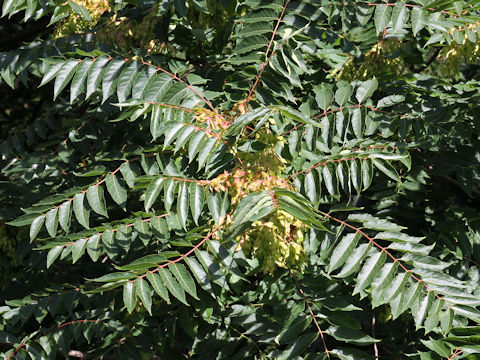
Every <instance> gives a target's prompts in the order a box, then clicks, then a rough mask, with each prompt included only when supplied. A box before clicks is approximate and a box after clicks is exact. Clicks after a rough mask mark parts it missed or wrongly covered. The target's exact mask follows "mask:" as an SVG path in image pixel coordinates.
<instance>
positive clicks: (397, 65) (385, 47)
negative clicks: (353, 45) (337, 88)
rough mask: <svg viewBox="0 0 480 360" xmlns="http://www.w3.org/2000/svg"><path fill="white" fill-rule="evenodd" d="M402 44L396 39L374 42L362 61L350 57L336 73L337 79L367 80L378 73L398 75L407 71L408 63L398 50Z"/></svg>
mask: <svg viewBox="0 0 480 360" xmlns="http://www.w3.org/2000/svg"><path fill="white" fill-rule="evenodd" d="M403 47H404V44H403V43H402V42H401V41H399V40H397V39H385V40H383V41H380V42H378V43H377V44H375V45H374V46H373V47H372V48H371V49H370V50H369V51H368V52H367V53H366V54H365V57H364V59H363V62H362V63H361V64H360V66H359V64H357V63H356V62H355V61H354V59H353V58H352V59H350V60H349V61H347V62H346V63H345V65H343V67H342V69H341V70H340V72H339V73H338V74H337V76H336V77H337V79H339V80H346V81H353V80H368V79H371V78H372V77H374V76H378V74H381V73H384V74H393V75H400V74H404V73H406V72H408V71H409V68H408V65H407V64H406V63H405V61H404V60H403V58H402V57H401V56H398V55H399V52H400V51H401V50H402V48H403Z"/></svg>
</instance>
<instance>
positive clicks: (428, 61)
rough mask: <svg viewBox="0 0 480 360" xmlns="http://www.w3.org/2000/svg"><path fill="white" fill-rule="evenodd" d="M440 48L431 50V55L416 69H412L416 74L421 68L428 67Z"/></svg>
mask: <svg viewBox="0 0 480 360" xmlns="http://www.w3.org/2000/svg"><path fill="white" fill-rule="evenodd" d="M442 49H443V48H442V47H438V48H436V49H435V51H434V52H433V54H432V56H430V58H429V59H428V60H427V61H426V62H425V65H422V66H420V67H419V68H417V69H413V72H414V73H415V74H418V73H420V72H422V71H423V70H425V69H426V68H427V67H429V66H430V64H431V63H432V62H433V61H434V60H435V59H436V58H437V57H438V54H439V53H440V50H442Z"/></svg>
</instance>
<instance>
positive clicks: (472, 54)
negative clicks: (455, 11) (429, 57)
mask: <svg viewBox="0 0 480 360" xmlns="http://www.w3.org/2000/svg"><path fill="white" fill-rule="evenodd" d="M479 28H480V22H477V23H473V24H469V25H468V26H467V27H466V28H465V29H455V28H454V29H451V30H450V33H451V34H452V37H453V35H454V33H455V32H458V34H461V35H460V36H463V42H462V43H460V44H459V43H458V42H457V41H452V42H451V43H450V44H449V45H447V46H445V47H444V48H443V49H442V50H441V51H440V53H439V55H438V58H439V60H442V61H440V63H439V71H440V72H441V73H442V74H443V75H445V76H455V75H457V74H458V72H459V70H460V68H461V66H462V65H471V64H478V62H479V61H480V39H479V37H478V29H479ZM453 38H455V37H453Z"/></svg>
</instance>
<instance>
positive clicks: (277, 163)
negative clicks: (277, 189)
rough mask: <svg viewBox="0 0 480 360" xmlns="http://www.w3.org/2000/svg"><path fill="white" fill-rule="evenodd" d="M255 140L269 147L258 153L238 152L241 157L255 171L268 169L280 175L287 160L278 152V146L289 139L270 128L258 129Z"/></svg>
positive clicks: (269, 171) (281, 145)
mask: <svg viewBox="0 0 480 360" xmlns="http://www.w3.org/2000/svg"><path fill="white" fill-rule="evenodd" d="M255 140H258V141H259V142H261V143H263V144H266V145H267V147H266V148H265V149H263V150H262V151H260V152H256V153H238V156H239V158H240V159H241V160H242V161H243V163H244V164H245V165H246V166H247V167H248V168H250V169H252V170H254V171H267V172H268V173H271V174H273V175H276V176H279V175H280V174H281V173H282V171H283V169H284V168H285V163H286V160H285V159H284V158H282V157H281V156H280V155H279V154H278V153H277V151H276V148H277V147H280V148H282V147H283V146H284V145H285V144H286V142H287V141H286V140H285V138H284V137H283V136H280V135H276V134H274V133H272V132H270V131H269V130H268V128H267V129H264V130H260V131H258V132H257V133H256V134H255Z"/></svg>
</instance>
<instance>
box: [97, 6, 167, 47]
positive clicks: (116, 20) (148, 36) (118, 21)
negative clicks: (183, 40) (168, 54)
mask: <svg viewBox="0 0 480 360" xmlns="http://www.w3.org/2000/svg"><path fill="white" fill-rule="evenodd" d="M159 5H160V3H159V4H157V5H155V6H153V7H152V9H151V10H150V12H149V13H148V14H147V15H146V16H145V17H144V18H142V19H141V20H130V19H129V18H126V17H117V15H116V14H115V15H113V16H112V17H111V18H110V20H109V21H108V23H107V24H106V25H105V26H104V27H103V28H102V29H100V30H99V31H98V32H97V39H98V40H99V41H100V42H103V43H106V44H113V45H115V46H117V47H118V48H120V49H121V50H123V51H130V50H131V49H132V48H141V49H145V50H147V52H148V53H150V54H159V53H162V52H165V51H173V48H172V47H171V46H170V44H168V43H163V42H161V41H160V40H158V39H154V38H153V34H155V26H156V25H157V23H158V21H159V19H160V18H159V17H157V16H156V13H157V11H158V6H159Z"/></svg>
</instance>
